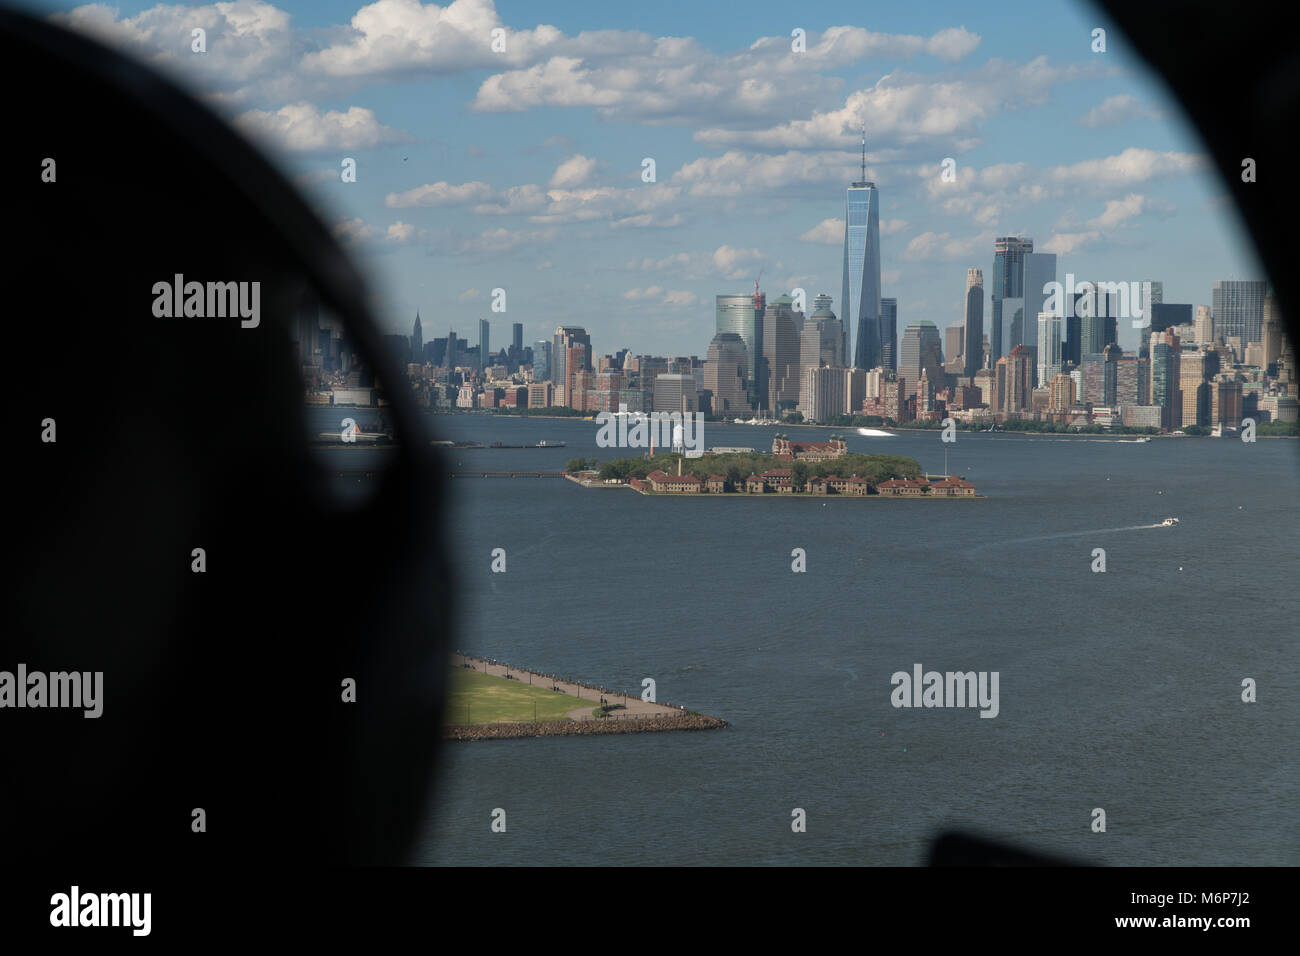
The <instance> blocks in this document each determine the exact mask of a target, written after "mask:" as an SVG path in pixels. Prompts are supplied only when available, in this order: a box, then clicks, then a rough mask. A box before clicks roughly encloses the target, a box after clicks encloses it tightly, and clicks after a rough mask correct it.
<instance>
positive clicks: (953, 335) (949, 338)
mask: <svg viewBox="0 0 1300 956" xmlns="http://www.w3.org/2000/svg"><path fill="white" fill-rule="evenodd" d="M965 339H966V325H965V323H964V322H957V323H955V324H954V325H950V326H948V327H947V328H946V329H944V330H943V369H944V371H945V372H948V373H950V374H952V375H965V374H966V365H965V361H964V360H963V359H962V355H963V354H964V347H965Z"/></svg>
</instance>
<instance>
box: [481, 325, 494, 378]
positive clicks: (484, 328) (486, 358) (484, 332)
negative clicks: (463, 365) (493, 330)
mask: <svg viewBox="0 0 1300 956" xmlns="http://www.w3.org/2000/svg"><path fill="white" fill-rule="evenodd" d="M491 355H492V351H491V349H489V348H488V320H487V319H479V320H478V370H479V371H480V372H481V371H483V370H484V369H485V368H487V367H488V365H490V364H491Z"/></svg>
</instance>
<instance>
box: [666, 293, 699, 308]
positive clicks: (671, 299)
mask: <svg viewBox="0 0 1300 956" xmlns="http://www.w3.org/2000/svg"><path fill="white" fill-rule="evenodd" d="M698 301H699V297H698V296H696V294H695V293H694V292H687V291H685V290H677V291H674V292H669V293H668V294H667V295H665V296H664V304H665V305H667V306H671V307H672V308H674V309H685V308H687V307H688V306H692V305H694V304H695V303H696V302H698Z"/></svg>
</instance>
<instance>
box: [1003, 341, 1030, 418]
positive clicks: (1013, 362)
mask: <svg viewBox="0 0 1300 956" xmlns="http://www.w3.org/2000/svg"><path fill="white" fill-rule="evenodd" d="M1032 362H1033V356H1032V355H1031V353H1030V351H1029V349H1027V348H1025V346H1023V345H1017V346H1016V347H1015V348H1013V349H1012V350H1011V351H1010V352H1008V353H1007V380H1006V413H1007V417H1009V418H1017V417H1019V416H1018V413H1019V412H1023V411H1025V410H1027V409H1028V408H1030V404H1031V402H1032V401H1033V392H1034V368H1033V364H1032Z"/></svg>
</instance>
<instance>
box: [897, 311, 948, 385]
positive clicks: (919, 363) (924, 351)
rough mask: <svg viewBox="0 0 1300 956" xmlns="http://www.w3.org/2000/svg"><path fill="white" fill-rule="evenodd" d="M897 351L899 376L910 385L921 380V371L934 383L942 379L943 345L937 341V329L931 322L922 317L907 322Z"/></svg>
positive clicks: (938, 382)
mask: <svg viewBox="0 0 1300 956" xmlns="http://www.w3.org/2000/svg"><path fill="white" fill-rule="evenodd" d="M899 351H900V354H899V358H898V374H899V377H901V378H903V379H905V380H906V381H907V382H908V383H909V384H910V385H911V386H912V387H915V383H917V382H919V381H920V380H921V372H922V371H924V372H925V373H926V376H927V377H928V378H929V380H930V381H931V382H932V383H934V384H941V383H942V382H943V381H944V374H943V345H942V343H941V342H940V341H939V330H938V329H937V328H935V325H934V323H933V322H929V321H926V320H925V319H922V320H920V321H918V322H911V323H908V326H907V329H906V330H905V331H904V332H903V342H902V345H901V347H900V349H899Z"/></svg>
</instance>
